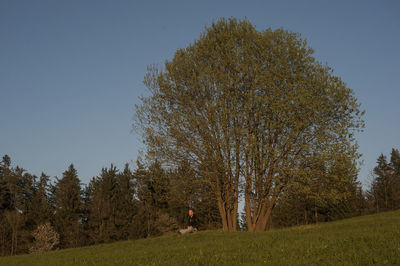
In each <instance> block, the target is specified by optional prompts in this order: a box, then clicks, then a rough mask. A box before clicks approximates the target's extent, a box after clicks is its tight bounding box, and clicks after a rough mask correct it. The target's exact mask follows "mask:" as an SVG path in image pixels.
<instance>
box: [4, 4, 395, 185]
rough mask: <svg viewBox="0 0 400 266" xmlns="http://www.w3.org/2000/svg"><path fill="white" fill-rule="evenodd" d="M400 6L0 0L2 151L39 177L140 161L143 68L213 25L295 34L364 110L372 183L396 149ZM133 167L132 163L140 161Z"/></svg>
mask: <svg viewBox="0 0 400 266" xmlns="http://www.w3.org/2000/svg"><path fill="white" fill-rule="evenodd" d="M399 14H400V1H386V0H380V1H379V0H376V1H368V0H362V1H323V0H318V1H189V0H185V1H165V0H164V1H111V0H109V1H100V0H96V1H88V0H85V1H55V0H49V1H39V0H37V1H33V0H28V1H20V0H1V1H0V155H1V156H2V155H4V154H8V155H10V156H11V159H12V161H13V164H14V165H15V164H17V165H20V166H22V167H24V168H25V169H27V170H28V171H29V172H31V173H33V174H36V175H39V174H40V173H41V172H42V171H44V172H45V173H47V174H48V175H50V176H52V177H53V176H61V174H62V172H63V171H64V170H66V169H67V167H68V165H69V164H70V163H74V164H75V166H76V168H77V170H78V174H79V177H80V178H81V180H82V181H83V182H85V183H86V182H88V181H89V180H90V178H91V177H92V176H95V175H97V174H98V173H100V170H101V168H102V167H106V166H109V165H110V163H114V164H115V165H117V167H120V168H121V167H123V165H124V163H125V162H132V161H133V162H134V161H135V160H136V158H137V155H138V151H139V149H140V148H141V147H142V144H141V138H140V136H138V135H136V134H134V133H131V132H130V131H131V123H132V117H133V114H134V104H135V103H138V102H139V101H138V96H140V95H144V94H146V88H145V87H144V85H143V84H142V80H143V76H144V74H145V72H146V66H147V65H149V64H153V63H163V62H164V61H165V60H167V59H171V58H172V56H173V53H174V51H175V50H176V49H177V48H182V47H185V46H187V45H188V44H189V43H191V42H193V40H195V39H196V38H198V37H199V35H200V32H201V31H202V30H203V29H204V27H205V26H206V25H210V23H211V22H212V20H213V19H214V20H216V19H218V18H221V17H237V18H244V17H247V19H248V20H250V21H251V22H252V23H253V24H255V25H256V27H257V29H259V30H263V29H266V28H269V27H271V28H272V29H276V28H280V27H283V28H285V29H288V30H290V31H294V32H299V33H301V34H302V37H303V38H306V39H307V40H308V42H309V45H310V46H311V47H312V48H313V49H314V50H315V52H316V53H315V56H316V57H317V59H318V60H319V61H322V62H327V63H328V64H329V65H330V66H331V67H332V68H333V69H334V70H335V74H336V75H338V76H340V77H341V78H342V79H343V80H344V81H345V82H346V83H347V84H348V86H349V87H350V88H352V89H353V90H354V91H355V94H356V97H357V98H358V99H359V101H360V102H361V103H362V108H363V109H365V110H366V115H365V120H366V128H365V132H364V133H362V134H360V135H359V136H358V141H359V145H360V152H361V153H363V154H364V155H363V158H362V159H363V160H364V165H363V166H362V168H361V172H360V176H359V179H360V180H361V181H363V182H364V183H365V184H366V183H367V180H368V178H369V177H368V176H369V173H370V171H371V169H372V168H373V167H374V165H375V161H376V158H377V157H378V155H379V154H380V153H382V152H383V153H385V154H388V153H389V152H390V150H391V148H392V147H395V148H400V143H399V141H400V123H399V122H400V121H399V116H400V103H399V101H400V86H399V83H398V78H399V77H400V67H399V66H400V65H399V62H400V51H399V49H400V15H399ZM132 166H134V164H133V165H132Z"/></svg>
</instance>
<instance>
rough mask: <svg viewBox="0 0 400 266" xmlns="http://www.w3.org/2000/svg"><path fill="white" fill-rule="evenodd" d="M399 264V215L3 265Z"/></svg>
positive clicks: (131, 244)
mask: <svg viewBox="0 0 400 266" xmlns="http://www.w3.org/2000/svg"><path fill="white" fill-rule="evenodd" d="M264 264H266V265H372V264H377V265H385V264H387V265H400V211H395V212H387V213H381V214H377V215H369V216H363V217H356V218H352V219H346V220H342V221H337V222H331V223H322V224H318V225H314V226H301V227H292V228H288V229H282V230H273V231H269V232H262V233H249V232H235V233H227V232H222V231H204V232H198V233H195V234H190V235H184V236H178V235H169V236H163V237H158V238H150V239H141V240H135V241H124V242H117V243H113V244H104V245H97V246H90V247H83V248H76V249H65V250H60V251H54V252H48V253H44V254H32V255H19V256H14V257H2V258H1V257H0V265H264Z"/></svg>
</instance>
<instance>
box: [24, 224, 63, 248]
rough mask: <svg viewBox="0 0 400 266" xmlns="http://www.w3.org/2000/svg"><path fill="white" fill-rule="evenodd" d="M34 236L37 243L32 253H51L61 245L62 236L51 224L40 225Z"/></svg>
mask: <svg viewBox="0 0 400 266" xmlns="http://www.w3.org/2000/svg"><path fill="white" fill-rule="evenodd" d="M32 235H33V237H34V238H35V242H34V245H33V246H32V247H31V248H30V249H29V252H30V253H41V252H46V251H50V250H52V249H53V248H54V247H55V246H57V245H58V244H59V243H60V236H59V234H58V233H57V232H56V231H55V230H54V229H53V227H52V226H51V225H50V223H45V224H41V225H39V226H38V227H37V228H36V230H35V231H33V234H32Z"/></svg>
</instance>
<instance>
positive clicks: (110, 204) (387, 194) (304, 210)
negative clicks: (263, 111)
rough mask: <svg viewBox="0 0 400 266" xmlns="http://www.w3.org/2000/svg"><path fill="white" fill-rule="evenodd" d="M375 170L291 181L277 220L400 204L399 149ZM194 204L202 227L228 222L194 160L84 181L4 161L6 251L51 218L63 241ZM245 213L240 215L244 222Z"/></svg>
mask: <svg viewBox="0 0 400 266" xmlns="http://www.w3.org/2000/svg"><path fill="white" fill-rule="evenodd" d="M336 171H339V169H336ZM373 173H374V179H373V180H372V183H371V185H370V188H369V189H368V190H367V191H364V190H363V188H362V187H361V185H360V184H359V182H358V181H357V177H356V176H353V177H351V178H349V179H347V180H350V181H348V182H335V177H334V176H329V179H326V180H325V181H326V182H323V181H324V180H321V179H316V180H318V182H315V183H312V184H297V185H293V186H291V187H290V188H289V189H288V191H286V192H285V194H284V197H282V198H281V199H280V200H279V202H277V204H276V206H275V209H274V212H273V215H272V222H271V224H270V227H274V228H279V227H285V226H292V225H303V224H310V223H318V222H323V221H332V220H337V219H342V218H345V217H351V216H358V215H364V214H370V213H375V212H381V211H387V210H395V209H399V208H400V153H399V151H398V150H396V149H393V150H392V152H391V155H390V160H389V161H388V160H387V158H386V157H385V156H384V155H381V156H379V158H378V160H377V166H376V167H375V168H374V171H373ZM336 174H337V175H340V173H336ZM338 191H340V192H341V193H338ZM335 195H340V196H335ZM189 207H194V208H195V210H196V213H197V215H198V217H199V218H200V222H201V228H202V229H215V228H221V218H220V216H219V212H218V207H217V204H216V199H215V198H214V194H213V193H211V192H210V189H209V187H208V185H207V184H205V183H203V182H202V181H201V179H200V178H197V177H196V173H195V172H194V171H193V169H191V167H190V165H189V164H187V163H181V165H180V167H178V168H177V169H174V170H166V169H164V168H163V167H162V166H161V164H160V163H158V162H154V163H152V164H150V165H149V166H145V165H144V164H142V163H140V162H138V163H137V167H136V170H134V171H132V170H131V169H130V168H129V166H128V164H127V165H125V168H124V169H123V170H119V169H117V168H116V167H115V166H113V165H111V166H110V167H109V168H103V169H102V170H101V172H100V174H99V175H98V176H97V177H94V178H92V180H91V181H90V182H89V184H87V185H82V183H81V181H80V179H79V176H78V173H77V170H76V169H75V168H74V166H73V165H72V164H71V165H70V166H69V168H68V169H67V170H66V171H65V172H63V175H62V177H61V178H55V179H54V180H53V182H52V181H51V179H50V177H49V176H47V175H46V174H44V173H42V174H41V176H40V177H37V176H35V175H32V174H29V173H28V172H26V171H25V170H24V169H23V168H20V167H18V166H15V167H13V166H12V164H11V159H10V158H9V157H8V156H7V155H5V156H3V158H2V161H1V165H0V243H1V251H0V252H1V253H0V254H1V255H2V256H6V255H13V254H18V253H26V252H29V250H30V249H31V248H32V246H33V245H34V244H35V238H34V237H33V235H34V234H33V232H34V231H35V229H36V228H38V227H39V226H40V225H43V224H46V223H50V224H51V226H52V228H54V230H55V232H57V234H58V236H59V242H57V246H56V248H69V247H80V246H85V245H91V244H97V243H107V242H113V241H117V240H126V239H137V238H146V237H151V236H158V235H162V234H165V233H168V232H173V231H175V230H176V229H177V228H178V227H181V226H184V225H185V222H186V215H187V214H186V213H187V209H188V208H189ZM245 217H246V216H245V215H244V214H242V215H241V219H238V224H240V228H241V229H242V230H246V221H245V219H246V218H245Z"/></svg>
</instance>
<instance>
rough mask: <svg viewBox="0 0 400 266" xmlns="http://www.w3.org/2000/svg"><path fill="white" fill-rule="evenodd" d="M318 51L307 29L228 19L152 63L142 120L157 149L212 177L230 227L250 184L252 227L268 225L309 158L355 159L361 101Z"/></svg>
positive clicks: (154, 152)
mask: <svg viewBox="0 0 400 266" xmlns="http://www.w3.org/2000/svg"><path fill="white" fill-rule="evenodd" d="M312 54H313V50H312V49H311V48H310V47H308V46H307V44H306V42H305V41H304V40H302V39H301V38H300V36H299V34H295V33H290V32H288V31H285V30H282V29H278V30H271V29H267V30H264V31H258V30H256V28H255V27H254V26H253V25H252V24H251V23H250V22H248V21H246V20H245V21H238V20H236V19H229V20H225V19H221V20H219V21H218V22H216V23H213V24H212V25H211V27H209V28H206V29H205V31H204V32H203V33H202V34H201V36H200V38H199V39H198V40H196V41H195V42H194V43H193V44H191V45H189V46H188V47H186V48H184V49H178V50H177V51H176V53H175V55H174V57H173V59H172V60H170V61H166V62H165V65H164V66H163V67H161V68H157V67H150V68H149V70H148V73H147V75H146V77H145V80H144V83H145V85H146V86H147V87H148V88H149V89H150V92H151V94H150V96H148V97H143V98H142V104H141V105H139V106H137V108H136V117H137V121H136V122H135V125H134V126H135V127H137V128H139V129H141V130H142V133H143V135H144V139H145V142H146V144H147V146H148V152H149V154H150V155H151V156H154V157H156V158H157V159H158V160H160V161H162V162H165V163H172V164H175V165H177V164H178V163H179V162H181V161H183V160H185V161H188V162H189V163H190V164H191V166H192V167H194V168H195V169H196V171H197V172H198V175H199V176H201V177H202V179H203V181H206V182H207V183H208V184H209V185H210V188H211V189H212V191H213V193H214V194H215V197H216V200H217V204H218V209H219V212H220V215H221V218H222V219H221V220H222V227H223V229H224V230H236V229H237V220H238V219H237V218H238V217H237V215H238V199H239V196H240V193H241V191H242V190H243V192H244V199H245V211H246V220H247V227H248V229H249V230H251V231H255V230H265V229H266V228H267V223H268V220H269V218H270V216H271V212H272V210H273V208H274V206H275V204H276V202H277V200H278V198H279V197H280V195H281V194H282V193H284V191H285V188H286V187H287V186H288V185H289V184H290V183H291V182H293V181H294V180H296V179H298V178H311V176H309V177H307V176H306V171H304V168H303V166H304V165H305V164H306V162H307V160H309V159H311V158H315V157H317V158H323V157H324V155H326V154H330V155H331V156H332V155H333V156H334V155H335V154H345V155H346V156H347V157H348V158H350V159H351V160H352V161H354V160H356V159H357V157H358V154H357V149H356V145H355V142H354V138H353V133H354V130H357V129H359V128H361V127H362V126H363V121H362V120H361V115H362V112H361V111H360V110H359V104H358V102H357V100H356V98H355V97H354V95H353V92H352V90H351V89H349V88H348V87H347V86H346V85H345V84H344V83H343V82H342V81H341V80H340V78H338V77H336V76H334V75H333V74H332V70H331V69H330V68H329V67H328V66H326V65H322V64H320V63H319V62H317V61H316V60H315V59H314V57H313V56H312ZM325 168H326V169H330V166H329V163H327V165H326V166H325ZM242 185H243V186H242Z"/></svg>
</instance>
